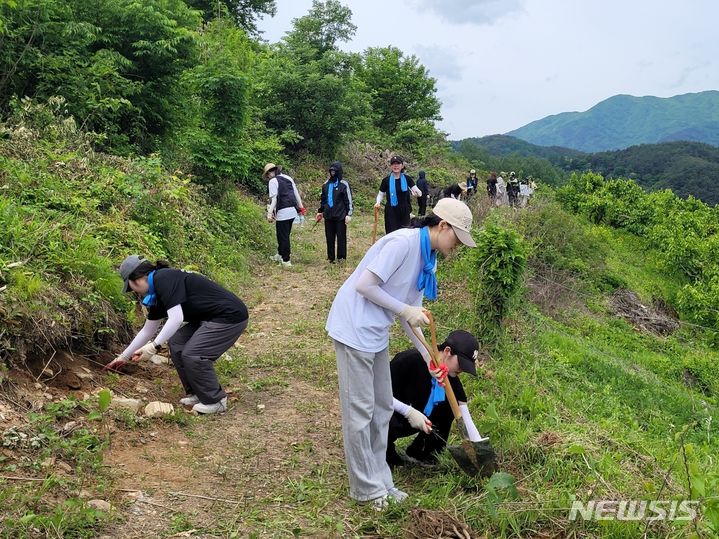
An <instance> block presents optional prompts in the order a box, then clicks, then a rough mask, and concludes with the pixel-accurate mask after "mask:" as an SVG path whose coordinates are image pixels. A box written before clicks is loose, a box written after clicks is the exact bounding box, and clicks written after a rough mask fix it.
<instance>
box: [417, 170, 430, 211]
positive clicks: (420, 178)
mask: <svg viewBox="0 0 719 539" xmlns="http://www.w3.org/2000/svg"><path fill="white" fill-rule="evenodd" d="M417 189H419V190H420V191H421V192H422V196H420V197H418V198H417V207H418V208H417V215H419V216H420V217H423V216H424V214H425V213H427V199H428V198H429V183H427V178H426V177H425V173H424V170H420V171H419V172H418V173H417Z"/></svg>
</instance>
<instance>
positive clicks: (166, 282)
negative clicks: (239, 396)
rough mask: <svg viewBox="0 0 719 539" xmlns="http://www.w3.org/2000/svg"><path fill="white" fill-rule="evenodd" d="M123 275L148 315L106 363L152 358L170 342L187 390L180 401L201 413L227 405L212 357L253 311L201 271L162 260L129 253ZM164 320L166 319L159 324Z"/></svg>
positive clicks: (231, 341) (111, 365)
mask: <svg viewBox="0 0 719 539" xmlns="http://www.w3.org/2000/svg"><path fill="white" fill-rule="evenodd" d="M120 276H121V277H122V278H123V280H124V281H125V285H124V288H123V292H128V291H130V290H132V291H133V292H136V293H137V294H139V295H140V296H142V297H143V299H142V304H143V305H144V306H145V307H147V320H146V321H145V325H144V326H143V327H142V329H141V330H140V332H139V333H138V334H137V336H136V337H135V338H134V339H133V341H132V342H131V343H130V345H129V346H128V347H127V348H126V349H125V350H124V351H123V352H122V353H121V354H120V355H119V356H118V357H117V359H115V360H114V361H112V362H110V363H108V364H107V365H106V366H105V368H106V369H117V368H119V367H122V366H123V365H124V364H125V363H127V361H129V360H132V361H143V360H148V359H150V358H151V357H152V356H153V355H155V354H156V353H157V352H158V350H159V349H160V347H161V346H162V345H163V344H165V343H168V345H169V347H170V355H171V358H172V363H173V364H174V366H175V369H176V370H177V374H178V375H179V377H180V382H182V387H183V388H184V390H185V393H186V395H185V397H183V398H181V399H180V403H181V404H184V405H186V406H192V407H193V408H192V409H193V410H194V411H196V412H199V413H201V414H214V413H217V412H224V411H225V410H227V394H226V393H225V391H224V390H223V389H222V386H221V385H220V382H219V380H218V379H217V374H216V373H215V365H214V363H215V361H216V360H217V359H218V358H219V357H220V356H221V355H222V354H223V353H225V352H226V351H227V350H229V349H230V348H231V347H232V346H233V345H234V344H235V342H237V339H238V338H239V337H240V335H242V333H243V332H244V331H245V329H246V328H247V323H248V318H249V316H248V312H247V307H245V304H244V303H243V302H242V300H240V298H238V297H237V296H235V295H234V294H233V293H232V292H230V291H228V290H226V289H225V288H223V287H221V286H220V285H219V284H217V283H215V282H214V281H211V280H210V279H208V278H207V277H204V276H202V275H200V274H199V273H190V272H186V271H182V270H179V269H173V268H170V267H168V265H167V264H166V263H163V262H157V263H155V264H153V263H152V262H150V261H149V260H145V259H144V258H142V257H140V256H138V255H130V256H128V257H127V258H125V260H124V261H123V262H122V264H121V265H120ZM162 320H166V322H165V324H164V325H163V326H162V328H161V329H160V325H161V321H162ZM183 323H184V325H183ZM158 330H159V333H158Z"/></svg>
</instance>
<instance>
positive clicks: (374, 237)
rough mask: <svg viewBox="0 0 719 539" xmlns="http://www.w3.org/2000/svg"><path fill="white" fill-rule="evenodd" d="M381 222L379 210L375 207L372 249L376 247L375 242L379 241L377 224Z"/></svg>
mask: <svg viewBox="0 0 719 539" xmlns="http://www.w3.org/2000/svg"><path fill="white" fill-rule="evenodd" d="M378 222H379V208H377V207H375V209H374V224H373V225H372V243H370V247H371V246H373V245H374V242H376V241H377V223H378Z"/></svg>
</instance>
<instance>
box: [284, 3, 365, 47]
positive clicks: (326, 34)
mask: <svg viewBox="0 0 719 539" xmlns="http://www.w3.org/2000/svg"><path fill="white" fill-rule="evenodd" d="M292 25H293V30H292V32H290V33H289V35H288V36H287V37H286V39H285V42H286V43H287V45H288V46H289V48H290V49H292V50H294V51H296V52H304V53H308V59H314V60H319V59H320V58H321V57H322V55H323V54H325V53H326V52H329V51H337V50H338V48H337V43H338V42H346V41H349V40H350V39H352V37H353V36H354V35H355V32H356V31H357V27H356V26H355V25H354V24H352V11H351V10H350V8H348V7H346V6H343V5H342V4H340V3H339V2H338V1H337V0H327V1H325V2H322V1H319V0H313V2H312V8H311V9H310V11H309V13H308V14H307V15H305V16H304V17H300V18H299V19H294V20H293V21H292Z"/></svg>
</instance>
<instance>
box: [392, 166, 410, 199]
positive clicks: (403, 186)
mask: <svg viewBox="0 0 719 539" xmlns="http://www.w3.org/2000/svg"><path fill="white" fill-rule="evenodd" d="M399 181H400V189H402V192H403V193H406V192H407V178H405V177H404V173H402V172H400V174H399ZM389 203H390V205H391V206H396V205H397V179H396V178H395V177H394V173H392V172H390V175H389Z"/></svg>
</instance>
